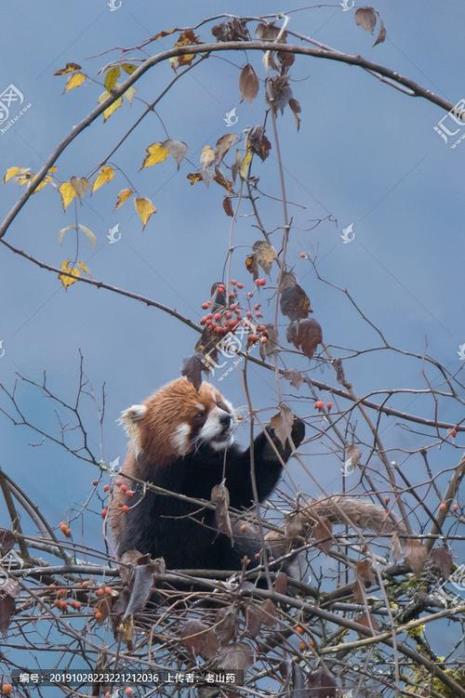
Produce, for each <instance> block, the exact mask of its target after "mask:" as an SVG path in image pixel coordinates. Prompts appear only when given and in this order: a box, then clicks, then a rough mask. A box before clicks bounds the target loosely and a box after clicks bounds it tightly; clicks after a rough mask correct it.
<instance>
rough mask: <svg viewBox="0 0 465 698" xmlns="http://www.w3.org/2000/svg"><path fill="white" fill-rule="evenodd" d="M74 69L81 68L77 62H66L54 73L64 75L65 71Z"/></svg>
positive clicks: (69, 71)
mask: <svg viewBox="0 0 465 698" xmlns="http://www.w3.org/2000/svg"><path fill="white" fill-rule="evenodd" d="M76 70H81V66H80V65H78V64H77V63H67V64H66V65H65V67H64V68H59V69H58V70H56V71H55V72H54V73H53V74H54V75H66V74H67V73H75V72H76Z"/></svg>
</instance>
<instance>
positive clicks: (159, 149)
mask: <svg viewBox="0 0 465 698" xmlns="http://www.w3.org/2000/svg"><path fill="white" fill-rule="evenodd" d="M145 152H146V153H147V155H146V156H145V159H144V162H143V163H142V167H141V169H144V168H146V167H153V166H154V165H158V164H159V163H160V162H163V161H164V160H166V158H167V157H168V155H169V154H170V153H169V150H168V148H165V146H164V145H163V143H152V144H151V145H149V146H147V148H146V149H145Z"/></svg>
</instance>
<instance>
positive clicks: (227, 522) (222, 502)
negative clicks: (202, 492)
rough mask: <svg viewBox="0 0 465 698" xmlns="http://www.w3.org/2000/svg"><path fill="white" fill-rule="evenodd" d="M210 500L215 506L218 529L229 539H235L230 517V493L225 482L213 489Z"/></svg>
mask: <svg viewBox="0 0 465 698" xmlns="http://www.w3.org/2000/svg"><path fill="white" fill-rule="evenodd" d="M210 499H211V502H212V504H214V505H215V521H216V527H217V529H218V530H219V531H220V532H221V533H224V535H225V536H228V538H231V540H232V538H233V529H232V525H231V517H230V515H229V491H228V488H227V487H226V485H225V484H224V481H223V482H221V483H220V484H219V485H215V486H214V487H213V488H212V491H211V495H210Z"/></svg>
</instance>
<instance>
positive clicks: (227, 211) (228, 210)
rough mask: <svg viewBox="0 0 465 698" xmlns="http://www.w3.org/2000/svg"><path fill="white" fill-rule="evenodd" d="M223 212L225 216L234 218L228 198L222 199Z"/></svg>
mask: <svg viewBox="0 0 465 698" xmlns="http://www.w3.org/2000/svg"><path fill="white" fill-rule="evenodd" d="M223 210H224V212H225V214H226V215H227V216H230V217H231V218H234V210H233V207H232V199H231V197H230V196H225V197H224V199H223Z"/></svg>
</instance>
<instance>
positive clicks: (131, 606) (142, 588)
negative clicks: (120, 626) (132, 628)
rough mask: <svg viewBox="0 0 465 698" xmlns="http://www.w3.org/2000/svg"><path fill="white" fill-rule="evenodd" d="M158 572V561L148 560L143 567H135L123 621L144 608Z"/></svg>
mask: <svg viewBox="0 0 465 698" xmlns="http://www.w3.org/2000/svg"><path fill="white" fill-rule="evenodd" d="M163 566H164V563H163V565H162V567H163ZM159 571H160V561H159V560H148V561H147V562H146V563H145V564H143V565H136V567H135V568H134V576H133V577H132V583H131V587H132V588H131V596H130V597H129V601H128V605H127V608H126V611H125V614H124V618H123V620H124V619H125V618H127V617H128V616H130V615H134V613H137V611H141V610H142V609H143V608H144V607H145V606H146V604H147V601H148V600H149V599H150V595H151V592H152V587H153V575H154V573H155V572H159Z"/></svg>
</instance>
